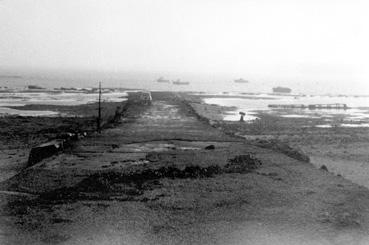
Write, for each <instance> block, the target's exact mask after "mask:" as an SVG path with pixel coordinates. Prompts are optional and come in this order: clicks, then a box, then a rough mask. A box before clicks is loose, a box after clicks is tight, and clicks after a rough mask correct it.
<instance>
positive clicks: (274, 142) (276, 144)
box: [256, 139, 310, 162]
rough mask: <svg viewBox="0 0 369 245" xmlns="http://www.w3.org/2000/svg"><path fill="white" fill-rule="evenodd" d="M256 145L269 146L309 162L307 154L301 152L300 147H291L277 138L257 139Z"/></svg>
mask: <svg viewBox="0 0 369 245" xmlns="http://www.w3.org/2000/svg"><path fill="white" fill-rule="evenodd" d="M256 145H257V146H259V147H263V148H270V149H272V150H276V151H278V152H281V153H283V154H286V155H287V156H289V157H291V158H294V159H296V160H299V161H303V162H310V158H309V156H307V155H306V154H305V153H303V152H302V151H301V150H300V149H297V148H293V147H291V146H289V145H288V144H286V143H284V142H281V141H278V140H274V139H272V140H258V141H256Z"/></svg>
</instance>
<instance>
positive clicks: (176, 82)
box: [172, 79, 190, 85]
mask: <svg viewBox="0 0 369 245" xmlns="http://www.w3.org/2000/svg"><path fill="white" fill-rule="evenodd" d="M172 83H173V85H189V84H190V82H184V81H183V82H182V81H181V80H180V79H177V80H175V81H173V82H172Z"/></svg>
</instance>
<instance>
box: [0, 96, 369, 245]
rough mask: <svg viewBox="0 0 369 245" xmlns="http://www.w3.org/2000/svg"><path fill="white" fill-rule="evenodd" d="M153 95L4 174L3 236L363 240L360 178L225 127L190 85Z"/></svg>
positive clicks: (68, 240)
mask: <svg viewBox="0 0 369 245" xmlns="http://www.w3.org/2000/svg"><path fill="white" fill-rule="evenodd" d="M152 98H153V101H152V103H151V104H150V105H149V104H136V103H128V104H129V106H127V107H126V111H125V117H124V118H123V119H122V120H121V122H120V123H118V124H116V125H114V127H110V128H106V129H105V130H103V131H102V133H101V134H98V135H97V134H96V135H90V136H88V137H86V138H84V139H82V140H81V141H78V142H76V145H75V147H74V148H73V150H72V151H70V152H66V153H62V154H59V155H57V156H54V157H52V158H50V159H46V160H44V161H42V162H40V163H38V164H36V165H34V166H33V167H31V168H27V169H25V170H23V171H21V172H20V173H19V174H17V175H16V176H14V177H12V178H11V179H9V180H8V181H6V182H2V183H1V187H2V188H3V189H4V188H5V189H6V192H1V193H0V196H1V197H2V198H1V200H0V201H1V202H0V204H1V206H0V211H1V212H0V214H1V215H2V217H6V219H5V220H4V221H3V222H0V231H1V232H3V234H5V235H2V236H0V241H1V239H3V240H4V241H6V242H8V243H10V244H22V243H28V244H39V243H42V242H43V243H58V242H59V243H60V242H64V243H65V244H101V243H106V244H111V243H122V242H125V243H128V244H132V243H137V244H173V241H181V242H182V243H185V244H188V243H192V244H214V241H216V242H217V244H240V243H241V244H250V245H251V244H271V243H273V244H275V243H276V241H277V244H288V245H292V244H297V243H299V242H300V243H301V242H303V243H304V244H309V245H310V244H316V243H318V244H337V243H342V242H343V243H345V244H357V243H359V242H367V241H368V232H367V231H368V229H369V212H368V209H367V207H368V206H369V191H368V190H367V189H366V188H364V187H361V186H358V185H356V184H353V183H352V182H350V181H348V180H346V179H344V178H342V177H339V176H336V175H334V174H332V173H329V172H327V171H323V170H318V169H316V168H315V167H314V166H312V164H311V163H308V162H307V161H303V159H299V160H297V159H298V158H297V157H296V156H298V155H297V154H295V153H296V152H295V151H293V149H292V148H288V147H286V146H280V145H278V147H277V148H276V149H273V147H260V146H262V145H258V144H254V143H253V142H250V141H247V140H245V139H243V138H241V137H240V136H232V135H231V132H230V131H229V128H227V125H226V124H221V126H220V127H219V124H218V123H219V122H217V121H212V120H210V119H208V118H206V117H204V116H202V115H201V113H198V112H197V111H196V110H199V108H201V107H198V108H196V109H194V107H191V105H190V103H195V101H194V100H189V101H188V100H186V95H185V94H175V93H164V92H155V93H152ZM203 106H207V105H206V104H203ZM209 108H210V107H209ZM211 108H212V110H215V111H218V110H219V108H218V109H217V108H214V107H211ZM204 111H205V110H204ZM207 112H209V110H207ZM204 115H205V114H204ZM264 146H265V145H264ZM284 147H286V148H284ZM291 154H292V155H291ZM24 192H27V193H32V194H33V195H30V196H28V195H24ZM122 234H123V235H122ZM263 234H264V235H265V234H268V236H267V237H266V236H263ZM340 235H343V236H340ZM364 244H365V243H364Z"/></svg>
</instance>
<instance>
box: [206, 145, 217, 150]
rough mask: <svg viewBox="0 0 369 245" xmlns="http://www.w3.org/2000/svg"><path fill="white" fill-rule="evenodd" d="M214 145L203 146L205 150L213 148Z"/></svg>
mask: <svg viewBox="0 0 369 245" xmlns="http://www.w3.org/2000/svg"><path fill="white" fill-rule="evenodd" d="M214 149H215V146H214V145H208V146H207V147H205V150H214Z"/></svg>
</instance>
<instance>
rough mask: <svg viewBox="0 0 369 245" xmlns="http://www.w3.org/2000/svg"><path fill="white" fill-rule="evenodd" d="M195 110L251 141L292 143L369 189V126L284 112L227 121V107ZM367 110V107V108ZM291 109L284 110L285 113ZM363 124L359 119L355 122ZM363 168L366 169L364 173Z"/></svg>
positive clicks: (316, 163) (317, 164)
mask: <svg viewBox="0 0 369 245" xmlns="http://www.w3.org/2000/svg"><path fill="white" fill-rule="evenodd" d="M194 109H195V110H196V111H197V113H198V114H200V115H201V116H203V117H205V118H208V119H209V120H211V121H212V124H213V125H215V127H217V128H220V129H222V130H225V131H226V132H228V133H230V134H232V135H237V136H241V137H243V138H245V139H246V140H247V141H249V142H253V143H256V144H257V143H258V142H259V141H262V140H266V141H271V140H277V141H280V142H283V143H286V144H288V145H292V146H293V148H296V150H299V151H301V152H302V153H304V154H306V155H308V156H309V157H310V159H311V163H312V164H314V166H315V167H316V168H320V167H322V166H323V165H324V166H326V167H327V168H328V171H330V172H332V173H334V174H337V175H340V176H343V177H344V178H347V179H349V180H350V181H353V182H354V183H357V184H360V185H362V186H365V187H366V188H369V177H367V176H369V164H368V162H367V160H368V159H369V152H367V150H366V149H368V148H369V143H368V142H369V128H368V127H331V128H324V127H317V125H323V124H327V122H326V121H325V120H326V118H324V117H323V118H314V117H306V118H305V117H300V118H298V117H296V118H289V117H283V116H282V115H283V113H282V114H281V113H279V114H272V115H271V114H268V113H266V112H264V111H256V112H255V114H254V115H255V116H256V117H258V118H259V119H257V120H253V121H251V122H243V123H242V122H238V121H224V120H222V118H221V117H220V116H214V115H216V114H218V115H219V111H221V116H224V115H226V113H227V108H226V107H225V108H224V107H222V106H218V107H217V105H208V104H206V103H204V102H203V103H197V104H196V106H195V107H194ZM366 109H367V108H366ZM287 111H288V110H285V113H288V112H287ZM343 118H344V117H343V116H336V117H329V119H330V120H332V121H331V124H335V123H339V122H342V120H343ZM354 123H356V124H358V125H360V122H354ZM307 125H308V126H307ZM363 171H364V172H363Z"/></svg>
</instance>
